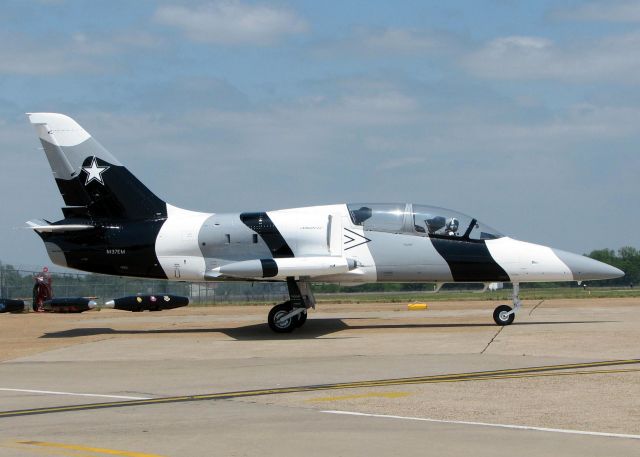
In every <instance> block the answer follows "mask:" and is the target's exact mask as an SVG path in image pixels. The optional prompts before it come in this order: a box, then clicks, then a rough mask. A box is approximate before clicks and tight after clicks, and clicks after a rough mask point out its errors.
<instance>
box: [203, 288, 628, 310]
mask: <svg viewBox="0 0 640 457" xmlns="http://www.w3.org/2000/svg"><path fill="white" fill-rule="evenodd" d="M315 296H316V301H317V302H318V303H411V302H434V301H510V300H511V289H502V290H498V291H486V292H467V291H442V292H438V293H433V292H431V293H429V292H363V293H331V294H319V293H316V294H315ZM626 297H640V288H634V289H630V288H608V287H593V288H589V289H587V290H583V289H582V288H578V287H557V288H531V289H521V290H520V298H521V299H522V300H550V299H563V298H572V299H582V298H626ZM277 301H279V300H278V299H276V298H274V299H273V300H265V299H262V300H251V301H245V300H242V301H235V300H234V301H216V303H215V305H213V304H193V305H191V306H226V305H243V304H247V305H249V304H251V305H259V304H272V303H276V302H277Z"/></svg>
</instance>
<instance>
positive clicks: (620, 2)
mask: <svg viewBox="0 0 640 457" xmlns="http://www.w3.org/2000/svg"><path fill="white" fill-rule="evenodd" d="M551 17H553V18H555V19H564V20H572V21H594V22H640V2H638V0H617V1H616V0H610V1H592V2H589V3H586V4H583V5H580V6H578V7H576V8H571V9H568V8H567V9H557V10H555V11H552V12H551Z"/></svg>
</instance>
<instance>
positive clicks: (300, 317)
mask: <svg viewBox="0 0 640 457" xmlns="http://www.w3.org/2000/svg"><path fill="white" fill-rule="evenodd" d="M296 318H297V321H296V327H302V326H303V325H304V323H305V322H307V310H306V309H305V310H304V311H303V312H301V313H300V314H298V315H297V316H296Z"/></svg>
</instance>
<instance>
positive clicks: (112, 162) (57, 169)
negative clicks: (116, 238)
mask: <svg viewBox="0 0 640 457" xmlns="http://www.w3.org/2000/svg"><path fill="white" fill-rule="evenodd" d="M28 116H29V120H30V122H31V123H32V124H33V125H34V127H35V129H36V132H37V133H38V137H39V138H40V141H41V143H42V146H43V148H44V152H45V154H46V156H47V159H48V160H49V165H50V166H51V170H52V171H53V176H54V178H55V180H56V184H57V185H58V189H59V190H60V193H61V194H62V198H63V199H64V201H65V204H66V205H67V206H69V207H84V208H86V211H87V213H88V214H89V215H90V216H91V218H93V219H133V220H140V219H156V218H161V217H166V215H167V208H166V204H165V203H164V202H163V201H162V200H161V199H159V198H158V197H157V196H156V195H154V194H153V193H152V192H151V191H150V190H149V189H147V188H146V187H145V185H144V184H142V183H141V182H140V181H139V180H138V179H137V178H136V177H135V176H134V175H132V174H131V173H130V172H129V171H128V170H127V169H126V168H125V167H124V166H123V165H122V164H121V163H120V162H119V161H118V159H116V158H115V157H114V156H113V155H112V154H111V153H110V152H109V151H107V150H106V149H105V148H104V147H102V145H101V144H100V143H98V142H97V141H96V140H95V139H94V138H93V137H92V136H91V135H89V133H87V131H86V130H84V129H83V128H82V127H81V126H80V125H79V124H78V123H77V122H76V121H74V120H73V119H71V118H70V117H68V116H65V115H64V114H57V113H30V114H28Z"/></svg>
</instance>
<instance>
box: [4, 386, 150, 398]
mask: <svg viewBox="0 0 640 457" xmlns="http://www.w3.org/2000/svg"><path fill="white" fill-rule="evenodd" d="M0 391H3V392H26V393H30V394H44V395H70V396H76V397H100V398H120V399H122V400H150V399H151V397H130V396H127V395H103V394H82V393H75V392H57V391H53V390H31V389H11V388H8V387H0Z"/></svg>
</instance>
